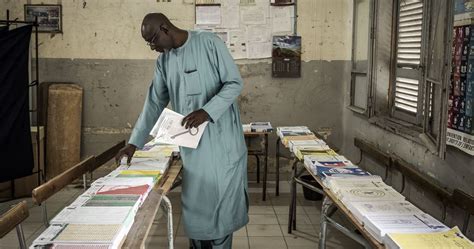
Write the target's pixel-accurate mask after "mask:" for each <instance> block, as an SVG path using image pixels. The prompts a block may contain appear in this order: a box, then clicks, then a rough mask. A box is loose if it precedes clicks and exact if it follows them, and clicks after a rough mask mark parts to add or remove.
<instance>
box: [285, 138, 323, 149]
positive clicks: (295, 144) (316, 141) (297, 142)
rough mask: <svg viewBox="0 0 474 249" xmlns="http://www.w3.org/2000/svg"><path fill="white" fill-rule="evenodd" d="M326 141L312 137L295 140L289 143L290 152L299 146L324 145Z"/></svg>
mask: <svg viewBox="0 0 474 249" xmlns="http://www.w3.org/2000/svg"><path fill="white" fill-rule="evenodd" d="M324 145H326V143H325V142H324V141H323V140H321V139H318V138H316V139H311V140H293V141H290V142H289V143H288V148H289V149H290V152H293V151H294V149H295V148H296V147H298V146H303V147H308V146H324Z"/></svg>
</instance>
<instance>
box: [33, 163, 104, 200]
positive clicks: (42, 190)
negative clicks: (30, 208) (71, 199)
mask: <svg viewBox="0 0 474 249" xmlns="http://www.w3.org/2000/svg"><path fill="white" fill-rule="evenodd" d="M94 161H95V157H94V156H90V157H88V158H86V159H85V160H83V161H82V162H80V163H78V164H76V165H74V166H73V167H71V168H69V169H68V170H66V171H65V172H63V173H61V174H59V175H58V176H56V177H54V178H53V179H51V180H49V181H47V182H46V183H44V184H42V185H41V186H39V187H37V188H35V189H33V192H32V198H33V202H34V203H36V204H38V205H40V204H41V203H43V201H45V200H47V199H48V198H49V197H50V196H52V195H53V194H55V193H57V192H58V191H60V190H61V189H62V188H64V187H65V186H66V185H68V184H70V183H72V181H74V180H75V179H77V178H79V177H82V175H83V174H85V173H87V172H88V170H89V168H91V166H92V165H93V164H94Z"/></svg>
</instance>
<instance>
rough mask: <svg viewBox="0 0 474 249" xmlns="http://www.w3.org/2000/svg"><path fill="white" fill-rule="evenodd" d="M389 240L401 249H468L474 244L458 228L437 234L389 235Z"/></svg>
mask: <svg viewBox="0 0 474 249" xmlns="http://www.w3.org/2000/svg"><path fill="white" fill-rule="evenodd" d="M388 236H390V238H391V240H392V241H393V242H395V243H396V245H397V246H398V247H399V248H403V249H437V248H439V249H441V248H442V249H461V248H462V249H469V248H474V244H473V243H472V241H470V240H469V239H468V238H466V237H465V236H464V235H463V234H462V233H461V231H460V230H459V228H458V227H453V228H451V229H450V230H448V231H446V232H437V233H413V234H409V233H405V234H403V233H398V234H397V233H390V234H389V235H388Z"/></svg>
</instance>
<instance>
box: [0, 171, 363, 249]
mask: <svg viewBox="0 0 474 249" xmlns="http://www.w3.org/2000/svg"><path fill="white" fill-rule="evenodd" d="M252 177H253V174H252V175H249V178H252ZM282 179H287V176H283V177H282ZM274 186H275V184H274V182H273V181H271V182H269V184H268V195H267V200H266V201H262V198H261V197H262V194H261V192H262V187H261V183H260V184H257V183H256V182H255V181H249V192H250V193H249V195H250V210H249V217H250V222H249V224H248V225H247V226H246V227H244V228H242V229H241V230H239V231H237V232H236V233H234V239H233V248H234V249H266V248H270V249H281V248H283V249H286V248H288V249H306V248H308V249H309V248H313V249H314V248H318V241H319V238H318V233H319V220H320V210H321V201H307V200H305V199H304V198H303V194H302V190H301V186H298V207H297V231H295V232H293V234H288V233H287V223H288V203H289V198H290V195H289V189H290V186H289V184H288V181H281V182H280V189H281V192H280V196H275V188H274ZM81 193H82V189H81V188H79V187H74V186H68V187H66V188H65V189H63V190H62V191H60V192H59V193H57V194H56V195H54V196H53V197H51V199H50V200H48V201H47V209H48V215H49V216H50V217H53V216H54V215H55V214H56V213H58V212H59V211H60V210H61V209H62V208H63V207H65V206H66V205H67V204H69V203H70V202H72V200H74V199H75V198H76V197H77V196H78V195H80V194H81ZM179 195H180V189H179V188H177V189H175V190H173V192H172V193H170V195H169V197H170V200H171V202H172V204H173V213H174V214H173V220H174V234H175V248H177V249H188V248H189V244H188V238H187V237H186V235H185V234H184V230H183V224H182V222H181V205H180V200H179ZM26 200H27V201H28V205H29V207H30V217H29V218H28V219H27V220H26V221H25V222H23V230H24V233H25V238H26V239H27V243H28V245H30V244H31V242H32V241H33V240H34V239H35V238H36V237H37V236H38V235H39V234H40V233H41V232H42V231H43V230H44V229H45V227H44V225H43V223H42V222H41V221H42V220H41V208H40V207H37V206H33V204H32V203H31V201H30V200H28V199H26ZM18 201H19V200H15V201H12V202H8V203H2V204H0V206H3V207H5V205H11V204H14V203H16V202H18ZM335 218H336V219H338V220H339V221H341V222H342V223H345V220H344V217H340V216H338V213H336V217H335ZM165 222H166V219H165V217H163V215H162V214H161V213H160V214H159V215H158V218H157V222H156V223H155V224H154V225H153V226H152V229H151V231H150V235H149V237H148V239H147V241H146V246H147V247H148V248H167V238H166V237H165V236H166V225H165ZM327 238H328V240H327V248H351V249H352V248H362V247H361V246H360V245H358V244H357V243H356V242H354V241H353V240H351V239H349V238H348V237H346V236H345V235H343V234H342V233H340V232H338V231H336V230H334V229H331V228H330V227H329V232H328V237H327ZM0 248H2V249H3V248H12V249H13V248H18V240H17V237H16V232H15V230H13V231H12V232H10V233H9V234H7V235H6V236H5V237H4V238H2V239H0Z"/></svg>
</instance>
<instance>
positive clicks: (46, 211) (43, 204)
mask: <svg viewBox="0 0 474 249" xmlns="http://www.w3.org/2000/svg"><path fill="white" fill-rule="evenodd" d="M41 209H42V211H43V223H44V226H45V227H48V226H49V221H48V210H47V209H46V202H43V203H41Z"/></svg>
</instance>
